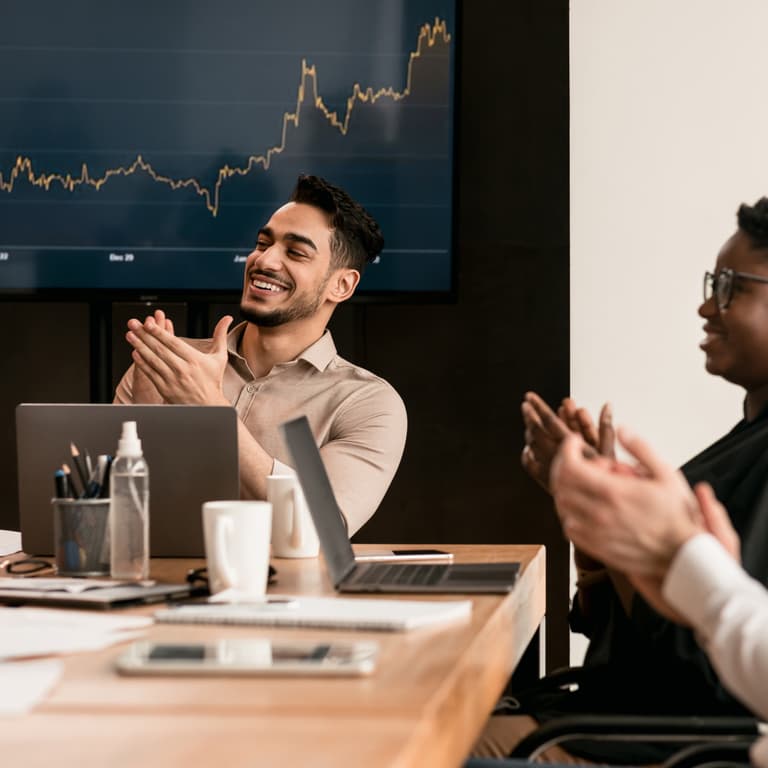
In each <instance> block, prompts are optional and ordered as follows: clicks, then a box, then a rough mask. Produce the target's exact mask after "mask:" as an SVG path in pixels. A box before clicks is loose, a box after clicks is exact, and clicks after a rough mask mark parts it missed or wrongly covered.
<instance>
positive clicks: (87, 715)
mask: <svg viewBox="0 0 768 768" xmlns="http://www.w3.org/2000/svg"><path fill="white" fill-rule="evenodd" d="M440 547H441V548H443V549H449V550H450V551H452V552H454V553H455V555H456V562H462V561H501V560H519V561H521V562H522V564H523V570H522V574H521V577H520V579H519V581H518V584H517V585H516V587H515V589H514V590H513V591H512V592H511V593H510V594H509V595H480V596H477V597H473V598H472V601H473V610H472V617H471V619H469V620H467V621H464V622H459V623H456V624H450V625H444V626H442V627H434V628H424V629H417V630H412V631H408V632H367V633H366V632H350V631H345V630H320V629H312V630H309V629H301V630H297V629H282V630H278V629H273V628H270V629H268V628H257V627H225V626H213V625H170V624H158V625H154V626H152V627H151V628H150V629H149V631H148V632H147V633H146V637H147V638H149V639H153V640H165V641H171V640H172V641H176V642H200V641H203V640H210V639H212V638H220V637H237V636H247V635H261V636H269V637H275V638H277V637H283V638H288V639H295V638H297V637H302V638H306V639H312V640H325V641H328V639H329V638H330V639H336V640H351V639H374V640H376V641H378V642H379V643H380V646H381V652H380V655H379V660H378V665H377V669H376V671H375V672H374V673H373V675H372V676H370V677H361V678H346V679H345V678H314V679H313V678H264V677H261V678H259V677H251V678H199V677H198V678H194V677H189V678H175V677H152V678H126V677H119V676H117V675H116V674H115V673H114V672H113V670H112V664H113V661H114V659H115V657H116V656H117V655H118V654H119V653H120V652H122V650H123V646H121V645H118V646H113V647H111V648H108V649H106V650H104V651H98V652H92V653H81V654H74V655H71V656H68V657H66V658H65V671H64V674H63V676H62V678H61V680H60V681H59V683H58V684H57V686H56V687H55V688H54V690H53V691H52V692H51V693H50V694H49V695H48V697H47V698H46V699H45V700H44V701H43V702H42V703H41V704H40V705H38V706H37V707H36V708H35V710H34V711H33V712H32V713H31V714H29V715H25V716H22V717H12V718H4V719H0V759H2V762H3V764H5V765H9V766H10V765H14V766H23V768H31V766H38V765H39V766H45V768H51V767H52V766H78V768H90V767H91V766H100V767H102V766H103V767H105V768H124V767H126V768H127V767H128V766H130V767H131V768H133V767H134V766H141V767H142V768H147V767H154V766H158V767H159V766H163V767H164V768H166V767H168V766H185V767H188V768H196V767H197V766H213V767H221V768H229V767H230V766H237V767H239V766H280V768H288V767H289V766H312V767H313V768H324V767H325V766H328V767H329V768H330V767H331V766H333V768H339V767H343V766H354V767H355V768H378V767H379V766H380V767H381V768H385V767H386V768H400V767H404V766H419V767H420V768H429V767H430V766H436V767H439V768H449V767H450V766H459V765H461V763H462V762H463V758H464V756H465V755H466V754H467V753H468V751H469V749H470V748H471V746H472V744H473V743H474V740H475V738H476V737H477V735H478V734H479V733H480V731H481V729H482V727H483V724H484V722H485V720H486V718H487V716H488V714H489V712H490V711H491V709H492V707H493V705H494V703H495V702H496V700H497V698H498V696H499V694H500V692H501V691H502V689H503V687H504V684H505V683H506V681H507V679H508V678H509V676H510V674H511V673H512V671H513V670H514V669H515V667H516V665H517V664H518V662H519V660H520V658H521V656H522V654H523V652H524V651H525V649H526V646H527V645H528V643H529V641H530V640H531V639H532V637H533V636H534V635H535V633H536V631H537V629H538V627H539V625H540V623H541V621H542V619H543V618H544V612H545V568H544V547H542V546H538V545H523V546H511V545H504V546H483V545H461V546H446V545H440ZM367 548H369V549H381V545H378V546H376V547H367ZM360 549H361V550H365V549H366V547H360ZM273 563H274V565H275V566H276V567H277V569H278V578H279V583H278V584H277V585H275V586H274V587H272V588H271V589H270V591H274V592H276V593H290V594H303V595H328V594H332V593H333V590H332V588H331V587H330V585H329V583H328V579H327V577H326V574H325V569H324V567H323V564H322V559H320V560H318V559H309V560H285V559H276V560H274V561H273ZM201 564H202V561H193V560H181V559H177V560H157V561H153V563H152V576H153V577H154V578H157V579H163V580H168V581H179V580H183V578H184V574H185V573H186V571H187V569H188V568H190V567H194V566H198V565H201ZM367 597H370V596H367ZM404 597H407V599H426V598H422V597H419V596H412V595H409V596H404ZM382 599H385V598H382ZM428 599H431V600H434V599H463V596H445V597H436V596H430V597H429V598H428ZM155 607H156V606H144V607H142V608H136V609H131V610H132V612H134V613H151V612H152V611H153V610H154V609H155ZM0 695H2V692H1V691H0Z"/></svg>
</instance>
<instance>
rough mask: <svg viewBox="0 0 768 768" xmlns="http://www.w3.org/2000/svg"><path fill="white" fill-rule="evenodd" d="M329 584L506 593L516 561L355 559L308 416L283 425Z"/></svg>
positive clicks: (349, 587)
mask: <svg viewBox="0 0 768 768" xmlns="http://www.w3.org/2000/svg"><path fill="white" fill-rule="evenodd" d="M281 430H282V432H283V437H284V438H285V442H286V444H287V446H288V450H289V451H290V453H291V458H292V459H293V465H294V467H295V469H296V472H297V474H298V476H299V480H300V482H301V487H302V489H303V491H304V496H305V497H306V499H307V506H308V507H309V511H310V514H311V515H312V520H313V521H314V523H315V528H317V535H318V538H319V539H320V546H321V548H322V550H323V556H324V557H325V561H326V565H327V566H328V571H329V573H330V575H331V579H332V581H333V586H334V587H335V588H336V589H337V590H338V591H340V592H440V593H447V592H460V593H469V592H482V593H501V592H509V591H510V590H511V589H512V587H513V586H514V584H515V581H516V580H517V575H518V572H519V570H520V563H459V564H456V565H453V564H451V565H447V564H444V563H440V564H438V563H435V564H426V563H425V564H419V565H415V564H412V563H356V562H355V555H354V552H353V551H352V545H351V544H350V543H349V539H348V538H347V530H346V526H345V525H344V519H343V517H342V514H341V510H340V509H339V506H338V504H337V503H336V497H335V496H334V495H333V490H332V488H331V483H330V481H329V479H328V474H327V473H326V471H325V467H324V466H323V460H322V457H321V456H320V451H318V449H317V445H316V443H315V438H314V436H313V435H312V431H311V429H310V427H309V422H308V421H307V419H306V417H304V416H302V417H300V418H298V419H294V420H293V421H289V422H286V423H285V424H283V425H281Z"/></svg>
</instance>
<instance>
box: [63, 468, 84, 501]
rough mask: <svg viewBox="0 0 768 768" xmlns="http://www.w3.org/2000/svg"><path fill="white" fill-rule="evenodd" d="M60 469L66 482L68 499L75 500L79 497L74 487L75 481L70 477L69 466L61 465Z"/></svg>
mask: <svg viewBox="0 0 768 768" xmlns="http://www.w3.org/2000/svg"><path fill="white" fill-rule="evenodd" d="M61 468H62V469H63V470H64V476H65V479H66V482H67V488H68V490H69V498H72V499H76V498H78V497H79V496H80V494H79V493H78V490H77V486H76V485H75V479H74V478H73V477H72V470H71V469H70V468H69V464H62V465H61Z"/></svg>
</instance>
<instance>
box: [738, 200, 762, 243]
mask: <svg viewBox="0 0 768 768" xmlns="http://www.w3.org/2000/svg"><path fill="white" fill-rule="evenodd" d="M736 218H737V220H738V222H739V229H740V230H742V232H744V233H745V234H747V235H749V238H750V239H751V240H752V243H753V245H754V246H755V248H768V197H761V198H760V199H759V200H758V201H757V202H756V203H755V204H754V205H747V204H746V203H742V204H741V205H740V206H739V210H738V213H737V214H736Z"/></svg>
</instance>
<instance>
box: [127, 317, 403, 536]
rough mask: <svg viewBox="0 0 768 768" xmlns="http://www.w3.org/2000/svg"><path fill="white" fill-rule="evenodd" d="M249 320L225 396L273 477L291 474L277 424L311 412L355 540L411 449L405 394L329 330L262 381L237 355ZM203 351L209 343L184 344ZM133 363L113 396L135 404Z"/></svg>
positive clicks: (235, 342) (231, 345)
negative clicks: (346, 350) (344, 354)
mask: <svg viewBox="0 0 768 768" xmlns="http://www.w3.org/2000/svg"><path fill="white" fill-rule="evenodd" d="M245 326H246V323H240V324H239V325H238V326H236V327H235V328H233V329H232V330H231V331H230V332H229V334H228V336H227V347H228V350H229V361H228V363H227V367H226V370H225V372H224V395H225V396H226V397H227V398H228V399H229V401H230V402H231V403H232V405H233V406H234V407H235V409H236V410H237V413H238V416H239V417H240V419H241V420H242V421H243V423H244V424H245V426H246V427H247V428H248V430H249V431H250V433H251V434H252V435H253V436H254V437H255V438H256V440H257V441H258V442H259V444H260V445H261V446H262V448H264V450H265V451H267V452H268V453H269V454H270V455H271V456H272V457H274V464H273V468H272V472H273V473H274V474H280V473H286V472H290V473H292V472H293V470H292V469H291V467H290V457H289V455H288V451H287V449H286V447H285V446H284V445H283V441H282V438H281V437H280V432H279V430H278V426H279V425H280V424H282V423H283V422H284V421H288V420H290V419H294V418H296V417H298V416H301V415H305V416H306V417H307V419H308V420H309V423H310V426H311V428H312V432H313V434H314V436H315V439H316V440H317V443H318V445H319V446H320V453H321V454H322V457H323V462H324V464H325V467H326V469H327V470H328V475H329V477H330V480H331V485H332V486H333V490H334V493H335V495H336V499H337V501H338V503H339V506H340V507H341V510H342V512H343V513H344V516H345V517H346V519H347V525H348V528H349V533H350V535H352V534H353V533H355V531H357V530H358V529H359V528H361V527H362V525H363V523H365V522H366V520H368V519H369V518H370V517H371V516H372V515H373V513H374V512H375V511H376V508H377V507H378V506H379V503H380V502H381V500H382V498H383V497H384V494H385V493H386V490H387V488H388V487H389V484H390V482H391V481H392V478H393V477H394V474H395V471H396V470H397V467H398V464H399V463H400V458H401V457H402V454H403V448H404V446H405V435H406V430H407V418H406V412H405V406H404V405H403V401H402V400H401V399H400V396H399V395H398V394H397V392H396V391H395V390H394V388H393V387H391V386H390V385H389V384H388V383H387V382H386V381H384V379H381V378H379V377H378V376H374V374H372V373H370V372H369V371H366V370H365V369H364V368H360V367H359V366H356V365H352V363H350V362H348V361H346V360H344V359H343V358H341V357H339V355H338V354H336V346H335V345H334V343H333V339H332V338H331V334H330V332H329V331H326V332H325V333H324V334H323V335H322V336H321V337H320V338H319V339H318V340H317V341H316V342H315V343H314V344H312V345H311V346H309V347H307V349H305V350H304V351H303V352H302V353H301V354H300V355H299V356H298V357H297V358H296V359H295V360H292V361H291V362H289V363H280V364H279V365H276V366H275V367H274V368H272V370H271V371H270V372H269V373H268V374H267V375H266V376H263V377H261V378H256V377H255V376H254V375H253V374H252V373H251V370H250V369H249V367H248V364H247V363H246V362H245V359H244V358H243V357H242V356H241V355H240V354H239V353H238V351H237V350H238V347H239V343H240V339H241V337H242V334H243V331H244V330H245ZM185 341H186V342H187V343H189V344H191V345H192V346H194V347H197V348H198V349H203V350H205V349H207V348H209V347H210V343H211V340H210V339H185ZM133 372H134V366H133V365H132V366H131V367H130V368H129V369H128V371H127V372H126V374H125V375H124V376H123V378H122V379H121V380H120V383H119V384H118V385H117V389H116V391H115V402H116V403H132V402H133Z"/></svg>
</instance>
